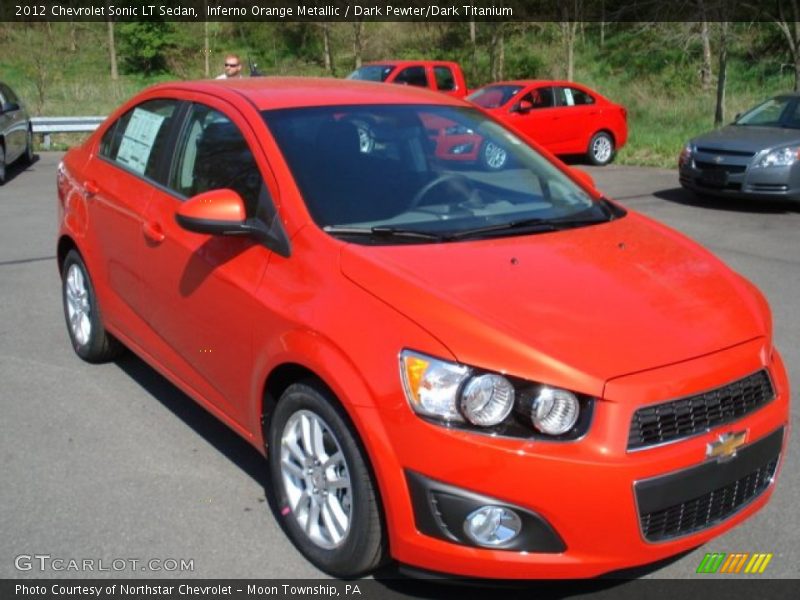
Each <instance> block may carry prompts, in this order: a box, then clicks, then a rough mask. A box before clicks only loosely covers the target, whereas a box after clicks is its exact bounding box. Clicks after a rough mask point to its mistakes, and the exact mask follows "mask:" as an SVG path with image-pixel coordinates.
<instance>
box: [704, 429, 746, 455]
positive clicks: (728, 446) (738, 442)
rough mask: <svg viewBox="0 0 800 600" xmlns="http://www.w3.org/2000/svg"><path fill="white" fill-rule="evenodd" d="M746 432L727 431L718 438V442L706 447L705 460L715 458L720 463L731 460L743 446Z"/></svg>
mask: <svg viewBox="0 0 800 600" xmlns="http://www.w3.org/2000/svg"><path fill="white" fill-rule="evenodd" d="M746 438H747V431H746V430H745V431H737V432H736V433H734V432H732V431H729V432H728V433H723V434H722V435H721V436H719V440H717V441H716V442H711V443H710V444H708V445H707V446H706V458H716V459H717V460H718V461H720V462H725V461H726V460H730V459H732V458H733V457H734V456H736V451H737V450H738V449H739V448H740V447H741V446H744V442H745V439H746Z"/></svg>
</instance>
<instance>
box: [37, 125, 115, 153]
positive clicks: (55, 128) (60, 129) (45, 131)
mask: <svg viewBox="0 0 800 600" xmlns="http://www.w3.org/2000/svg"><path fill="white" fill-rule="evenodd" d="M105 119H106V118H105V117H33V118H32V119H31V126H32V127H33V133H35V134H37V135H41V136H42V143H43V146H44V148H45V149H48V148H50V142H51V140H50V136H51V134H53V133H72V132H79V133H80V132H90V131H94V130H95V129H97V127H98V126H99V125H100V123H102V122H103V121H105Z"/></svg>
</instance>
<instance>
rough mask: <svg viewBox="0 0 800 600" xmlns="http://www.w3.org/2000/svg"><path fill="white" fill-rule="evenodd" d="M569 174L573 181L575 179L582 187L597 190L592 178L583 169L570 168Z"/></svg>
mask: <svg viewBox="0 0 800 600" xmlns="http://www.w3.org/2000/svg"><path fill="white" fill-rule="evenodd" d="M570 172H571V173H572V176H573V177H575V179H577V180H578V181H579V182H581V183H582V184H583V185H585V186H587V187H590V188H592V189H593V190H594V189H597V186H596V185H595V183H594V178H593V177H592V176H591V175H589V174H588V173H587V172H586V171H584V170H583V169H578V168H576V167H570Z"/></svg>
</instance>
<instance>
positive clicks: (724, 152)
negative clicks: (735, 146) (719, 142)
mask: <svg viewBox="0 0 800 600" xmlns="http://www.w3.org/2000/svg"><path fill="white" fill-rule="evenodd" d="M697 151H698V152H702V153H703V154H716V155H718V156H748V157H750V156H755V152H748V151H746V150H744V151H743V150H725V149H722V148H703V147H699V146H698V148H697Z"/></svg>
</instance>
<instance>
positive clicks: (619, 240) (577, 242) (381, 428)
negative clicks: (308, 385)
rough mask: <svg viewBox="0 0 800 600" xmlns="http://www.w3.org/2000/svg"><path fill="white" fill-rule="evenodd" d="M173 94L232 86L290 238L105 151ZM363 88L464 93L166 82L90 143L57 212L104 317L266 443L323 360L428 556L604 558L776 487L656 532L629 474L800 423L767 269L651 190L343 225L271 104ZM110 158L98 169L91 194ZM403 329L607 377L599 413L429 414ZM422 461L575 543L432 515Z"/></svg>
mask: <svg viewBox="0 0 800 600" xmlns="http://www.w3.org/2000/svg"><path fill="white" fill-rule="evenodd" d="M158 97H174V98H180V99H185V100H191V101H198V102H204V103H207V104H209V105H213V106H214V107H215V108H217V109H218V110H222V111H223V112H224V113H225V114H226V115H228V116H229V117H230V118H231V119H232V120H233V121H234V122H235V123H236V125H237V126H238V127H239V128H240V129H241V130H242V132H243V134H244V135H245V138H246V139H247V142H248V144H249V145H250V147H251V149H252V150H253V153H254V155H255V156H256V160H257V162H258V165H259V169H260V170H261V175H262V176H263V178H264V180H265V181H266V182H267V185H268V188H269V192H270V195H271V197H272V198H273V200H274V203H275V205H276V207H277V210H278V216H279V218H280V222H281V224H282V226H283V227H284V229H285V231H286V232H287V235H288V236H289V238H290V241H291V255H290V256H289V257H288V258H287V257H283V256H279V255H277V254H274V253H272V252H271V251H269V250H268V249H267V248H266V247H264V246H262V245H260V244H258V243H256V242H255V241H253V240H249V239H243V238H238V237H210V236H207V235H201V234H196V233H191V232H188V231H186V230H183V229H182V228H180V227H179V226H178V225H177V224H176V223H175V220H174V215H175V213H176V212H178V211H179V210H182V211H186V210H191V205H190V203H184V204H182V203H181V200H180V199H179V198H177V197H175V196H172V195H171V194H169V193H168V192H166V191H165V190H163V189H162V188H160V187H157V186H154V185H151V184H149V183H147V182H145V181H144V180H142V179H141V178H138V177H136V176H134V175H133V174H131V173H130V172H127V171H124V170H123V169H121V168H119V167H117V166H115V165H113V164H111V163H109V162H107V161H104V160H103V159H101V158H98V157H97V155H96V151H97V146H98V142H99V140H100V138H101V137H102V135H103V134H104V132H105V130H106V128H107V127H108V126H109V124H111V123H112V122H113V121H114V120H115V119H116V118H117V117H118V116H119V115H121V114H123V112H125V111H126V110H128V109H129V108H131V107H132V106H134V105H135V104H137V103H139V102H141V101H143V100H145V99H148V98H158ZM359 103H363V104H368V103H425V104H435V103H440V104H450V105H459V106H462V105H463V103H461V102H459V101H457V100H454V99H451V98H449V97H447V96H445V95H441V94H438V95H437V94H431V93H426V92H424V91H420V90H415V89H411V88H408V87H400V86H375V85H369V84H360V83H356V82H341V81H333V80H302V79H277V80H273V79H269V78H267V79H262V78H258V79H255V78H254V79H242V80H237V81H235V82H190V83H183V84H165V85H162V86H158V87H156V88H152V89H150V90H147V91H145V92H143V93H142V94H141V95H139V96H138V97H136V98H134V99H133V100H131V101H130V102H129V103H127V104H126V105H125V106H123V107H122V108H120V110H118V111H117V112H116V113H115V114H114V115H112V116H111V118H110V119H109V120H108V121H107V122H106V123H105V124H104V125H102V126H101V127H100V128H99V129H98V131H97V132H96V133H95V134H93V135H92V136H90V137H89V139H88V140H87V141H86V143H84V144H83V145H82V146H80V147H78V148H75V149H73V150H71V151H70V152H69V153H68V154H67V155H66V157H65V159H64V168H63V170H64V173H63V176H61V177H60V179H59V182H60V183H59V186H60V187H59V195H60V197H61V198H64V199H66V201H64V202H63V211H60V231H59V235H60V236H63V237H67V238H70V239H71V240H72V242H73V243H74V244H75V245H77V247H78V248H79V250H80V252H81V253H82V254H83V256H84V260H85V262H86V264H87V268H88V270H89V272H90V273H91V276H92V278H93V282H94V286H95V289H96V292H97V296H98V302H99V304H100V306H101V310H102V315H103V318H104V321H105V325H106V327H108V329H109V330H110V331H111V332H112V333H113V334H114V335H116V336H117V337H119V338H120V339H121V340H122V341H123V342H124V343H125V344H126V345H128V346H129V347H131V348H132V349H133V350H134V351H135V352H137V354H139V355H140V356H142V357H143V358H144V359H145V360H146V361H147V362H148V363H150V364H151V365H152V366H153V367H155V368H156V369H157V370H158V371H159V372H161V373H162V374H163V375H164V376H166V377H167V378H168V379H169V380H170V381H172V382H173V383H175V384H176V385H177V386H178V387H179V388H180V389H182V390H184V391H185V392H186V393H187V394H189V395H190V396H191V397H192V398H194V399H195V400H196V401H198V402H199V403H200V404H201V405H203V406H204V407H206V408H207V409H208V410H209V411H211V412H212V413H213V414H215V415H216V416H217V417H219V418H220V419H221V420H222V421H223V422H225V423H226V424H228V425H229V426H231V427H232V428H233V429H234V430H235V431H236V432H237V433H239V434H240V435H242V436H243V437H244V438H245V439H247V440H248V441H249V442H250V443H252V444H253V445H254V446H255V447H256V448H258V449H259V451H261V452H265V448H264V440H263V434H262V428H261V417H262V411H263V403H264V394H265V385H266V382H267V380H268V378H269V376H270V374H271V373H273V372H274V371H275V369H277V368H280V367H281V366H282V365H286V364H296V365H300V366H302V367H304V368H305V369H307V370H308V371H310V372H313V373H314V374H315V375H316V376H317V377H318V378H319V379H320V380H322V381H323V382H324V383H325V384H326V385H327V386H328V387H329V388H330V389H331V390H332V391H333V393H334V394H335V395H336V396H337V397H338V398H339V399H340V401H341V403H342V406H343V407H344V409H345V410H346V412H347V414H348V415H349V416H350V419H351V421H352V423H353V426H354V428H355V430H356V432H357V433H358V436H359V438H360V440H361V442H362V444H363V447H364V449H365V452H366V454H367V457H368V459H369V462H370V464H371V467H372V470H373V472H374V474H375V478H376V481H377V484H378V488H379V492H380V498H381V503H382V506H383V509H384V514H385V516H386V525H387V530H388V536H389V543H390V551H391V555H392V556H393V557H394V558H395V559H397V560H399V561H402V562H404V563H408V564H411V565H414V566H417V567H421V568H424V569H430V570H435V571H443V572H447V573H456V574H462V575H471V576H482V577H587V576H594V575H598V574H601V573H604V572H607V571H611V570H615V569H620V568H624V567H630V566H633V565H639V564H643V563H648V562H652V561H655V560H658V559H661V558H665V557H668V556H672V555H675V554H678V553H680V552H683V551H685V550H688V549H690V548H692V547H695V546H697V545H699V544H702V543H704V542H705V541H707V540H709V539H711V538H713V537H714V536H716V535H719V534H720V533H722V532H724V531H726V530H728V529H730V528H731V527H734V526H735V525H737V524H738V523H740V522H741V521H743V520H745V519H746V518H748V517H749V516H750V515H751V514H753V513H754V512H756V511H757V510H759V509H760V508H761V507H762V506H763V505H764V504H765V503H766V502H767V501H768V498H769V496H770V494H771V490H768V491H767V492H766V493H765V494H763V495H762V496H761V497H759V498H758V499H757V500H756V501H754V502H753V503H751V504H749V505H748V506H747V507H746V508H744V509H743V510H741V511H740V512H739V513H737V514H736V515H734V516H733V517H731V518H729V519H728V520H726V521H724V522H723V523H721V524H718V525H716V526H713V527H711V528H709V529H707V530H704V531H701V532H699V533H695V534H692V535H689V536H686V537H683V538H679V539H675V540H671V541H669V542H664V543H658V544H652V543H647V542H645V541H643V539H642V537H641V534H640V532H639V529H638V518H637V516H636V514H635V510H636V509H635V503H634V496H633V487H632V486H633V483H634V482H635V481H636V480H638V479H643V478H648V477H651V476H654V475H657V474H663V473H668V472H672V471H675V470H679V469H685V468H689V467H692V466H695V465H697V464H700V463H702V462H703V461H704V460H705V454H704V452H705V446H706V444H707V443H708V442H709V441H712V440H714V439H716V438H717V437H718V436H719V434H720V433H724V432H725V431H728V430H729V429H732V428H734V427H735V428H736V429H742V428H746V429H747V430H748V442H750V441H752V440H757V439H760V438H761V437H763V436H765V435H767V434H768V433H771V432H772V431H774V430H775V429H777V428H779V427H781V426H785V427H787V430H786V431H787V436H786V439H788V414H789V388H788V381H787V378H786V372H785V370H784V368H783V364H782V363H781V360H780V356H779V355H778V353H777V351H775V350H773V349H772V338H771V321H770V316H769V309H768V307H767V305H766V302H765V301H764V298H763V296H761V294H760V293H758V292H757V290H755V288H754V287H753V286H752V285H751V284H749V283H748V282H746V281H745V280H743V279H742V278H741V277H740V276H738V275H736V274H735V273H733V272H732V271H730V270H729V269H728V268H727V267H725V266H724V265H723V264H722V263H721V262H720V261H719V260H717V259H716V258H715V257H713V256H712V255H711V254H710V253H708V252H707V251H706V250H704V249H702V248H700V247H699V246H697V245H696V244H694V243H692V242H691V241H689V240H687V239H686V238H685V237H683V236H682V235H680V234H678V233H676V232H673V231H671V230H669V229H668V228H666V227H664V226H662V225H659V224H657V223H655V222H653V221H651V220H650V219H647V218H645V217H642V216H640V215H637V214H635V213H633V212H630V213H629V214H628V215H627V216H626V217H625V218H623V219H619V220H617V221H613V222H610V223H606V224H603V225H597V226H593V227H586V228H582V229H575V230H568V231H560V232H553V233H545V234H539V235H534V236H519V237H510V238H506V239H498V238H496V239H490V240H483V241H465V242H458V243H448V244H421V245H403V246H360V245H354V244H346V243H344V242H342V241H340V240H337V239H335V238H333V237H331V236H328V235H327V234H325V233H324V232H323V231H321V230H320V229H319V228H318V227H317V226H316V225H315V224H314V223H313V222H312V221H311V219H310V217H309V214H308V211H307V209H306V208H305V205H304V203H303V201H302V197H301V194H300V192H299V190H298V189H297V186H296V185H295V182H294V180H293V178H292V175H291V172H290V171H289V169H288V167H287V165H286V163H285V161H284V159H283V157H282V156H281V154H280V152H279V150H278V148H277V147H276V144H275V142H274V140H273V138H272V136H271V135H270V133H269V130H268V129H267V127H266V126H265V124H264V122H263V120H262V119H261V115H260V114H259V110H263V109H269V108H282V107H290V106H310V105H321V104H328V105H337V104H359ZM559 168H562V169H564V168H565V167H563V165H559ZM90 173H91V175H92V179H93V180H94V181H95V182H96V184H97V185H98V186H99V188H100V191H99V192H98V193H97V194H95V195H94V196H92V197H91V198H87V199H85V200H81V199H80V198H81V197H82V195H83V191H82V189H81V185H82V184H81V183H80V182H82V181H85V180H86V179H87V178H88V175H89V174H90ZM71 198H74V200H72V199H71ZM84 208H85V210H84ZM232 212H233V213H234V214H236V211H235V210H234V211H232ZM225 213H226V214H229V211H225ZM145 222H155V223H158V224H159V226H160V227H161V229H162V231H163V233H164V235H165V238H164V240H163V241H162V242H154V241H153V240H149V239H148V238H147V237H145V236H144V235H143V232H142V224H143V223H145ZM512 259H513V260H512ZM404 348H410V349H413V350H416V351H418V352H422V353H425V354H429V355H433V356H438V357H440V358H443V359H447V360H456V361H461V362H463V363H466V364H472V365H476V366H479V367H482V368H487V369H494V370H497V371H501V372H507V373H511V374H514V375H517V376H519V377H524V378H527V379H532V380H538V381H544V382H547V383H550V384H552V385H559V386H564V387H567V388H570V389H573V390H576V391H579V392H583V393H585V394H588V395H592V396H594V397H596V398H597V400H596V402H595V405H596V406H595V410H594V415H593V422H592V425H591V427H590V429H589V431H588V433H587V434H586V436H585V437H584V438H583V439H581V440H577V441H573V442H568V443H552V442H546V441H530V440H518V439H505V438H496V437H491V436H486V435H479V434H477V433H471V432H467V431H463V430H456V429H447V428H445V427H440V426H436V425H432V424H430V423H428V422H426V421H423V420H421V419H420V418H419V417H417V416H416V415H415V414H414V413H413V412H412V411H411V409H410V408H409V406H408V403H407V401H406V399H405V397H404V395H403V392H402V389H401V385H400V377H399V365H398V354H399V352H400V351H402V350H403V349H404ZM204 350H209V351H210V352H204ZM759 368H767V369H768V370H769V372H770V374H771V377H772V380H773V382H774V384H775V388H776V392H777V397H776V399H775V400H773V401H772V402H770V403H769V404H768V405H766V406H764V407H763V408H762V409H760V410H758V411H756V412H755V413H752V414H750V415H748V416H746V417H745V418H743V419H741V420H740V421H738V422H736V423H735V424H732V425H728V426H722V427H719V428H715V429H713V430H712V431H710V432H708V433H703V434H701V435H698V436H696V437H693V438H689V439H685V440H681V441H677V442H675V443H672V444H668V445H666V446H663V447H659V448H652V449H647V450H642V451H638V452H627V451H626V441H627V435H628V428H629V425H630V418H631V415H632V413H633V411H634V410H635V409H636V408H638V407H641V406H644V405H647V404H652V403H654V402H660V401H664V400H669V399H672V398H675V397H680V396H682V395H686V394H690V393H696V392H698V391H704V390H706V389H709V388H712V387H715V386H718V385H721V384H724V383H727V382H728V381H731V380H734V379H736V378H739V377H742V376H744V375H747V374H749V373H751V372H753V371H755V370H757V369H759ZM265 468H266V466H265ZM404 469H412V470H415V471H418V472H419V473H422V474H423V475H425V476H427V477H429V478H432V479H436V480H439V481H442V482H445V483H448V484H451V485H454V486H458V487H461V488H464V489H467V490H471V491H475V492H478V493H483V494H486V495H489V496H492V497H494V498H498V499H500V500H506V501H509V502H513V503H515V504H518V505H520V506H524V507H526V508H529V509H531V510H534V511H536V512H537V513H539V514H540V515H542V516H543V517H544V518H546V519H547V520H548V521H549V522H550V523H551V524H552V525H553V527H554V528H555V529H556V531H558V533H559V534H560V535H561V536H562V537H563V539H564V541H565V542H566V544H567V551H566V552H564V553H561V554H534V553H531V554H526V553H516V552H505V551H497V550H487V549H476V548H471V547H466V546H461V545H457V544H452V543H448V542H444V541H441V540H438V539H433V538H431V537H427V536H425V535H422V534H421V533H419V532H418V531H417V529H416V527H415V521H414V514H413V510H412V505H411V501H410V498H409V492H408V489H407V486H406V482H405V478H404V474H403V470H404Z"/></svg>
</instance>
